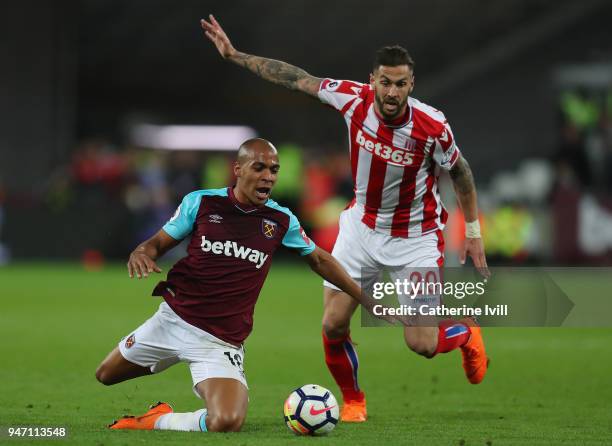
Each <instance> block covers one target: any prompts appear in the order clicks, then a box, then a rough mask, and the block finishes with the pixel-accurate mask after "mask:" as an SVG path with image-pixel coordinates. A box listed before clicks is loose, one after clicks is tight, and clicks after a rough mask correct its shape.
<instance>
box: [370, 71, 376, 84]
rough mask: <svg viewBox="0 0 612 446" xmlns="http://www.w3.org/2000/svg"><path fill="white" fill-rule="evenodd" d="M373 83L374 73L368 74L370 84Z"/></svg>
mask: <svg viewBox="0 0 612 446" xmlns="http://www.w3.org/2000/svg"><path fill="white" fill-rule="evenodd" d="M374 81H375V78H374V73H370V84H371V85H374Z"/></svg>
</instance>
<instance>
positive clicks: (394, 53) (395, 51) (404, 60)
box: [373, 45, 414, 71]
mask: <svg viewBox="0 0 612 446" xmlns="http://www.w3.org/2000/svg"><path fill="white" fill-rule="evenodd" d="M381 65H384V66H387V67H397V66H398V65H408V66H409V67H410V69H411V70H413V71H414V60H412V57H410V54H408V51H406V48H404V47H402V46H399V45H390V46H383V47H382V48H380V49H379V50H378V51H376V59H374V66H373V70H374V71H376V70H377V69H378V67H380V66H381Z"/></svg>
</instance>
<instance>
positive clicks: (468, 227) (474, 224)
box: [465, 220, 481, 238]
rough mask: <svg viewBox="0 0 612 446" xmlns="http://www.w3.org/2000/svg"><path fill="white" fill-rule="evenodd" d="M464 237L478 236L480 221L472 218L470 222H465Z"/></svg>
mask: <svg viewBox="0 0 612 446" xmlns="http://www.w3.org/2000/svg"><path fill="white" fill-rule="evenodd" d="M465 237H466V238H480V237H481V236H480V222H479V221H478V220H474V221H471V222H467V221H466V222H465Z"/></svg>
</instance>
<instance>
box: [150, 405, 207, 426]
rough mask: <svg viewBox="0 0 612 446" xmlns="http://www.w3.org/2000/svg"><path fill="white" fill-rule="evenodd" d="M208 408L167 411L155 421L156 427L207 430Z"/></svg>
mask: <svg viewBox="0 0 612 446" xmlns="http://www.w3.org/2000/svg"><path fill="white" fill-rule="evenodd" d="M206 413H207V410H206V409H200V410H196V411H195V412H185V413H166V414H164V415H162V416H161V417H159V418H158V419H157V420H156V421H155V429H160V430H170V431H188V432H206V431H207V429H206Z"/></svg>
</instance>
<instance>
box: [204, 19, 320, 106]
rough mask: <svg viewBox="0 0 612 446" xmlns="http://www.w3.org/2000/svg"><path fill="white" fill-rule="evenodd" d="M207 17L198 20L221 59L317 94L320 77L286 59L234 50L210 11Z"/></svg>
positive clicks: (295, 88) (258, 74)
mask: <svg viewBox="0 0 612 446" xmlns="http://www.w3.org/2000/svg"><path fill="white" fill-rule="evenodd" d="M208 17H209V20H210V21H206V20H205V19H202V20H200V24H201V26H202V28H203V29H204V34H206V37H208V39H210V41H211V42H213V43H214V44H215V46H216V47H217V50H218V51H219V54H221V56H222V57H223V58H224V59H228V60H230V61H232V62H233V63H235V64H236V65H240V66H242V67H245V68H248V69H249V70H251V71H252V72H253V73H255V74H256V75H257V76H259V77H261V78H262V79H265V80H267V81H270V82H273V83H275V84H278V85H282V86H283V87H286V88H288V89H290V90H298V91H301V92H303V93H306V94H308V95H310V96H314V97H317V93H318V91H319V86H320V85H321V81H322V80H323V79H321V78H318V77H314V76H311V75H310V74H308V73H307V72H306V71H304V70H303V69H301V68H298V67H296V66H294V65H291V64H288V63H286V62H282V61H280V60H274V59H267V58H265V57H259V56H253V55H251V54H246V53H242V52H240V51H238V50H236V48H234V46H233V45H232V42H231V41H230V39H229V37H227V34H225V31H223V28H222V27H221V25H220V24H219V22H217V20H216V19H215V18H214V17H213V15H212V14H210V15H209V16H208Z"/></svg>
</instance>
